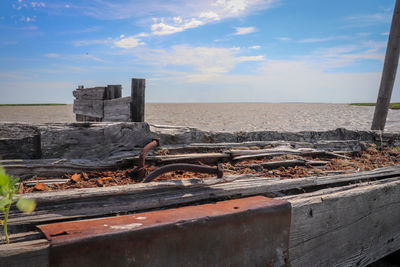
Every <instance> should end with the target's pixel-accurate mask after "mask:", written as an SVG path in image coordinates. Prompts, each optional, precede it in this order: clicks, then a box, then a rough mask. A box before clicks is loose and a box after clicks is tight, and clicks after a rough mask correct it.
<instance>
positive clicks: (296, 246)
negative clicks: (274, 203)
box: [280, 178, 400, 266]
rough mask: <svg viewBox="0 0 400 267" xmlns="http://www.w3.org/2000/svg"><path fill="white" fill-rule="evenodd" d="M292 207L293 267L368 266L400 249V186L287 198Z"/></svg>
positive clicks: (389, 183)
mask: <svg viewBox="0 0 400 267" xmlns="http://www.w3.org/2000/svg"><path fill="white" fill-rule="evenodd" d="M280 199H283V200H288V201H289V202H290V203H291V204H292V222H291V229H290V244H289V262H290V264H291V266H367V265H368V264H370V263H373V262H375V261H377V260H379V259H380V258H382V257H384V256H386V255H388V254H390V253H392V252H394V251H396V250H398V249H400V238H399V236H400V224H399V221H400V212H399V210H400V181H399V180H398V178H391V179H386V180H381V181H376V182H369V183H364V184H359V185H349V186H344V187H338V188H329V189H325V190H320V191H316V192H313V193H308V194H300V195H295V196H288V197H282V198H280Z"/></svg>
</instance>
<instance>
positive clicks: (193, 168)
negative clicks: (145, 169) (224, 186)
mask: <svg viewBox="0 0 400 267" xmlns="http://www.w3.org/2000/svg"><path fill="white" fill-rule="evenodd" d="M179 170H181V171H190V172H200V173H209V174H215V175H217V177H218V178H222V177H223V175H224V166H223V165H222V164H221V163H219V164H218V165H217V167H216V168H212V167H208V166H203V165H196V164H187V163H174V164H168V165H165V166H162V167H160V168H158V169H156V170H154V171H153V172H152V173H150V174H149V175H148V176H147V177H146V179H144V180H143V182H144V183H148V182H151V181H153V180H154V179H156V178H157V177H158V176H160V175H163V174H164V173H167V172H172V171H179Z"/></svg>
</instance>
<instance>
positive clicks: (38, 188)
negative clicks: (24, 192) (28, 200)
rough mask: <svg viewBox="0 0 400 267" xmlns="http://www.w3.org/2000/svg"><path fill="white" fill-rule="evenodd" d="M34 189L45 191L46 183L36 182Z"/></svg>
mask: <svg viewBox="0 0 400 267" xmlns="http://www.w3.org/2000/svg"><path fill="white" fill-rule="evenodd" d="M34 189H35V190H37V191H45V190H47V185H45V184H42V183H39V182H37V183H36V185H35V187H34Z"/></svg>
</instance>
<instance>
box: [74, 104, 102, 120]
mask: <svg viewBox="0 0 400 267" xmlns="http://www.w3.org/2000/svg"><path fill="white" fill-rule="evenodd" d="M103 109H104V103H103V100H78V99H75V100H74V113H75V114H81V115H85V116H91V117H95V118H103V116H104V114H103Z"/></svg>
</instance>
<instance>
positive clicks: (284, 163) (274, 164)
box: [236, 159, 328, 169]
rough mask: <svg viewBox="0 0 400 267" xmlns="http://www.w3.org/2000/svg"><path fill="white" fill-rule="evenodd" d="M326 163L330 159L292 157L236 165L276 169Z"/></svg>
mask: <svg viewBox="0 0 400 267" xmlns="http://www.w3.org/2000/svg"><path fill="white" fill-rule="evenodd" d="M326 164H328V161H321V160H303V159H292V160H279V161H270V162H263V163H254V164H248V165H236V167H243V168H259V167H263V168H266V169H275V168H279V167H294V166H305V165H311V166H322V165H326Z"/></svg>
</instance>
